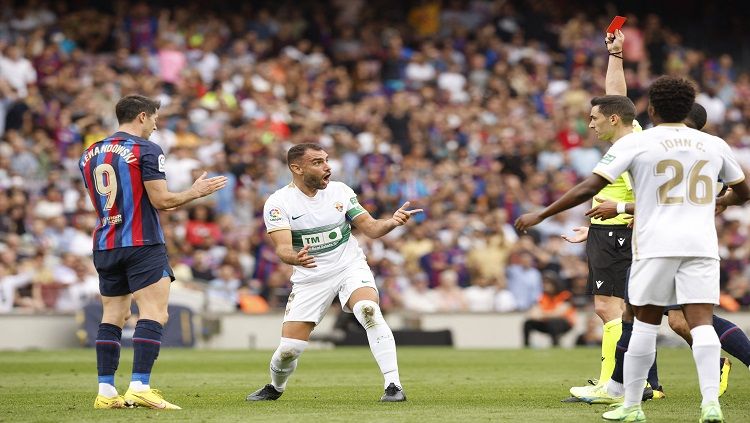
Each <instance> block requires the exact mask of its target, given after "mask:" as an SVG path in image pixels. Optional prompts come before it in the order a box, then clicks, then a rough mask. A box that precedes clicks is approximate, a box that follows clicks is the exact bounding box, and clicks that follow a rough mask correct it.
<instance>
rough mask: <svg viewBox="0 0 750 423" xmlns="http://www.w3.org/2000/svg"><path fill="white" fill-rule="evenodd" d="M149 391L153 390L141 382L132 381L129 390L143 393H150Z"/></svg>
mask: <svg viewBox="0 0 750 423" xmlns="http://www.w3.org/2000/svg"><path fill="white" fill-rule="evenodd" d="M149 389H151V387H150V386H148V385H144V384H143V382H141V381H140V380H131V381H130V385H129V386H128V390H129V391H133V392H143V391H148V390H149Z"/></svg>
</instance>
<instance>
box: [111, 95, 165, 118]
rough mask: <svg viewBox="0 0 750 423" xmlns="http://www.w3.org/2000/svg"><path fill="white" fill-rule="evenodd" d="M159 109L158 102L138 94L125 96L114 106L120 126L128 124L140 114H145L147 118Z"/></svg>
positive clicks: (159, 103)
mask: <svg viewBox="0 0 750 423" xmlns="http://www.w3.org/2000/svg"><path fill="white" fill-rule="evenodd" d="M159 107H161V102H160V101H158V100H152V99H150V98H148V97H145V96H142V95H138V94H132V95H126V96H125V97H123V98H121V99H120V101H118V102H117V105H116V106H115V114H116V115H117V122H118V123H119V124H120V125H122V124H124V123H130V122H132V121H133V119H135V118H136V116H138V115H139V114H141V113H142V112H146V115H147V116H151V115H153V114H154V113H156V111H157V110H159Z"/></svg>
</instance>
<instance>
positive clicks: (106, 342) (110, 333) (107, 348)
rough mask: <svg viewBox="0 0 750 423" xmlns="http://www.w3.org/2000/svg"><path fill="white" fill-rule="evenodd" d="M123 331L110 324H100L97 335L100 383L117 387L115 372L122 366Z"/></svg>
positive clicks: (97, 364) (97, 368)
mask: <svg viewBox="0 0 750 423" xmlns="http://www.w3.org/2000/svg"><path fill="white" fill-rule="evenodd" d="M121 337H122V329H121V328H120V327H118V326H115V325H113V324H110V323H100V324H99V331H98V333H97V334H96V370H97V372H98V375H99V383H106V384H109V385H112V386H114V385H115V372H116V371H117V366H118V365H119V364H120V338H121Z"/></svg>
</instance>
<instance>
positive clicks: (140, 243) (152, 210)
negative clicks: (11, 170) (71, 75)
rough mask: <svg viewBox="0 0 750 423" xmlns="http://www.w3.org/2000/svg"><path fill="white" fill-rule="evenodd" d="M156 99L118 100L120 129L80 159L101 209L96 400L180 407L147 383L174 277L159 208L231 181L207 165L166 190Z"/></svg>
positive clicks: (88, 186)
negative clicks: (124, 340) (126, 341)
mask: <svg viewBox="0 0 750 423" xmlns="http://www.w3.org/2000/svg"><path fill="white" fill-rule="evenodd" d="M159 106H160V104H159V102H158V101H154V100H152V99H150V98H148V97H143V96H140V95H129V96H126V97H123V98H122V99H120V101H119V102H118V103H117V105H116V106H115V113H116V115H117V121H118V123H119V125H120V127H119V128H118V131H117V132H116V133H114V134H113V135H112V136H110V137H108V138H105V139H103V140H101V141H99V142H96V143H94V144H92V145H91V146H90V147H89V148H88V149H86V151H85V152H84V153H83V155H82V156H81V160H80V162H79V167H80V169H81V173H82V174H83V180H84V183H85V185H86V189H87V190H88V192H89V197H90V198H91V202H92V204H93V205H94V208H95V209H96V213H97V215H98V217H99V219H98V224H97V226H96V229H95V230H94V245H93V250H94V266H95V267H96V270H97V272H98V273H99V291H100V292H101V294H102V305H103V308H104V312H103V316H102V322H101V324H100V325H99V332H98V334H97V337H96V361H97V370H98V373H99V394H98V395H97V397H96V400H95V401H94V408H123V407H126V406H141V407H149V408H158V409H179V408H180V407H178V406H176V405H174V404H171V403H169V402H167V401H165V400H164V399H163V398H162V397H161V395H160V394H159V393H158V392H157V391H156V390H154V389H151V387H150V385H149V379H150V376H151V369H152V367H153V365H154V361H155V360H156V357H157V356H158V355H159V347H160V345H161V337H162V331H163V325H164V324H166V322H167V318H168V315H167V302H168V299H169V284H170V283H171V282H172V281H173V280H174V274H173V273H172V269H171V268H170V267H169V262H168V259H167V250H166V246H165V245H164V233H163V232H162V230H161V225H160V224H159V213H158V211H157V210H168V209H173V208H175V207H179V206H181V205H183V204H186V203H188V202H190V201H192V200H195V199H197V198H201V197H205V196H207V195H209V194H211V193H213V192H215V191H217V190H219V189H221V188H223V187H224V186H226V183H227V179H226V177H223V176H217V177H214V178H206V173H205V172H204V173H203V175H201V176H200V177H199V178H198V179H197V180H196V181H195V183H194V184H193V186H192V187H191V188H190V189H188V190H186V191H183V192H179V193H172V192H169V190H168V189H167V182H166V175H165V173H164V162H165V156H164V153H163V152H162V150H161V148H160V147H159V146H158V145H157V144H155V143H153V142H151V141H149V140H148V138H149V136H151V133H152V132H153V131H154V130H156V121H157V119H158V117H159V115H158V110H159ZM133 299H134V300H135V302H136V304H137V305H138V311H139V315H140V316H139V317H140V318H139V320H138V322H137V323H136V326H135V333H134V334H133V350H134V353H133V375H132V378H131V382H130V386H129V388H128V391H127V392H126V393H125V395H124V396H120V395H118V393H117V389H115V386H114V380H115V371H116V370H117V366H118V364H119V361H120V338H121V336H122V327H123V326H124V325H125V321H126V320H127V319H128V317H129V316H130V305H131V301H132V300H133Z"/></svg>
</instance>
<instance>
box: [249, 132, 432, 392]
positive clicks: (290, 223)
mask: <svg viewBox="0 0 750 423" xmlns="http://www.w3.org/2000/svg"><path fill="white" fill-rule="evenodd" d="M287 165H288V166H289V170H290V171H291V172H292V183H290V184H289V185H287V186H285V187H284V188H281V189H279V190H278V191H276V192H275V193H273V194H272V195H271V196H270V197H269V198H268V200H267V201H266V204H265V207H264V209H263V217H264V219H265V223H266V230H267V232H268V234H269V235H270V237H271V240H272V241H273V244H274V245H275V247H276V254H277V255H278V256H279V258H280V259H281V260H282V261H283V262H284V263H287V264H290V265H292V266H294V273H293V274H292V278H291V281H292V283H293V287H292V292H291V294H290V295H289V301H288V303H287V306H286V312H285V314H284V323H283V325H282V327H281V341H280V342H279V347H278V348H277V349H276V351H275V352H274V353H273V356H272V357H271V363H270V370H271V383H269V384H267V385H265V386H264V387H262V388H260V389H259V390H257V391H255V392H253V393H252V394H250V395H248V396H247V400H248V401H265V400H276V399H278V398H279V397H281V394H282V393H283V392H284V390H285V389H286V384H287V380H288V379H289V376H291V374H292V373H293V372H294V369H296V368H297V359H298V358H299V357H300V355H302V352H303V351H304V350H305V348H306V347H307V343H308V340H309V339H310V333H312V331H313V329H314V328H315V326H316V325H317V324H318V323H320V321H321V319H322V318H323V316H324V315H325V313H326V311H327V310H328V308H329V307H330V305H331V303H332V302H333V300H334V298H335V297H336V296H338V297H339V300H340V302H341V307H342V309H343V310H344V311H345V312H348V313H354V316H355V317H356V318H357V320H358V321H359V323H360V324H361V325H362V327H364V328H365V331H366V332H367V340H368V342H369V344H370V349H371V350H372V355H373V356H374V357H375V361H377V363H378V366H379V367H380V371H381V372H382V373H383V378H384V387H385V392H384V393H383V396H382V397H381V398H380V401H383V402H399V401H406V396H405V395H404V392H403V389H402V387H401V380H400V378H399V373H398V363H397V360H396V343H395V341H394V339H393V333H392V332H391V329H390V328H389V327H388V324H387V323H386V321H385V319H384V318H383V314H382V313H381V311H380V306H379V305H378V290H377V287H376V286H375V279H374V276H373V274H372V271H371V270H370V268H369V266H368V265H367V260H366V258H365V256H364V254H363V253H362V249H361V248H360V247H359V244H358V243H357V240H356V238H354V237H352V236H351V230H352V229H351V225H352V224H353V225H354V226H356V227H357V229H359V230H361V231H362V232H363V233H364V234H365V235H366V236H368V237H370V238H379V237H381V236H383V235H385V234H387V233H389V232H391V231H392V230H393V229H395V228H396V227H398V226H401V225H403V224H405V223H406V222H407V221H408V220H409V219H410V218H411V216H412V215H413V214H415V213H420V212H421V211H422V210H421V209H415V210H407V208H408V207H409V202H406V203H405V204H404V205H403V206H401V208H400V209H398V210H396V212H395V213H394V214H393V216H392V217H391V218H389V219H374V218H373V217H372V216H370V213H368V212H367V211H366V210H365V209H364V208H362V206H361V205H360V204H359V201H358V200H357V196H356V194H354V191H353V190H352V189H351V188H349V187H348V186H347V185H346V184H343V183H341V182H335V181H330V177H331V168H330V166H328V154H327V153H326V152H325V151H324V150H323V148H322V147H320V146H319V145H317V144H299V145H296V146H294V147H292V148H291V149H289V152H288V153H287Z"/></svg>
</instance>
